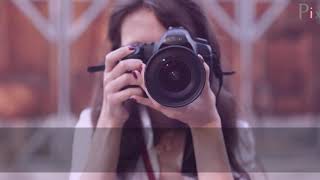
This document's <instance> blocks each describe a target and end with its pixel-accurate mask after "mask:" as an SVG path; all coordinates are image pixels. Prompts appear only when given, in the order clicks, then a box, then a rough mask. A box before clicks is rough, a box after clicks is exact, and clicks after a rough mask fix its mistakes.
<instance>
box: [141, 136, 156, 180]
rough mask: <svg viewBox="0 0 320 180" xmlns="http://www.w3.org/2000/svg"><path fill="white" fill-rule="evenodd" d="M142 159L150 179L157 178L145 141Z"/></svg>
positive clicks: (154, 179)
mask: <svg viewBox="0 0 320 180" xmlns="http://www.w3.org/2000/svg"><path fill="white" fill-rule="evenodd" d="M142 159H143V164H144V167H145V171H146V173H147V176H148V179H149V180H156V177H155V175H154V171H153V168H152V164H151V161H150V157H149V153H148V150H147V146H146V143H145V141H144V143H143V147H142Z"/></svg>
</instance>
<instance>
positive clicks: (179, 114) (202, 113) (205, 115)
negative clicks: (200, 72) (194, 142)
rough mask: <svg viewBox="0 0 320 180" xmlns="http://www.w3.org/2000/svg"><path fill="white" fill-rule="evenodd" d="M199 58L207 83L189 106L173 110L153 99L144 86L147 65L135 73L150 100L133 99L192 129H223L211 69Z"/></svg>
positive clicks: (138, 97)
mask: <svg viewBox="0 0 320 180" xmlns="http://www.w3.org/2000/svg"><path fill="white" fill-rule="evenodd" d="M199 58H200V59H201V61H202V62H203V65H204V68H205V70H206V83H205V87H204V89H203V91H202V93H201V95H200V96H199V97H198V98H197V99H196V100H195V101H193V102H192V103H190V104H189V105H187V106H184V107H179V108H171V107H166V106H162V105H161V104H159V103H158V102H156V101H155V100H154V99H152V98H151V96H150V94H149V93H148V91H147V89H146V87H145V84H144V82H145V81H144V72H145V68H146V66H145V65H143V67H142V71H141V73H140V72H139V71H134V73H135V74H136V75H137V76H138V79H139V80H140V82H141V85H140V86H141V87H142V88H143V90H144V91H145V92H146V93H147V95H148V97H149V98H145V97H141V96H132V97H131V99H134V100H136V101H137V103H139V104H142V105H145V106H148V107H151V108H153V109H155V110H157V111H160V112H161V113H163V114H164V115H166V116H167V117H169V118H171V119H176V120H179V121H181V122H183V123H186V124H187V125H189V126H190V127H207V126H208V125H209V124H210V125H211V126H212V125H213V126H214V127H221V122H220V116H219V114H218V111H217V108H216V96H215V94H214V93H213V91H212V90H211V88H210V82H209V74H210V68H209V66H208V65H207V63H205V61H204V60H203V58H202V57H201V56H199Z"/></svg>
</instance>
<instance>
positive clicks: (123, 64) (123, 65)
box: [119, 61, 127, 69]
mask: <svg viewBox="0 0 320 180" xmlns="http://www.w3.org/2000/svg"><path fill="white" fill-rule="evenodd" d="M119 66H120V68H121V69H125V68H126V66H127V65H126V62H125V61H120V62H119Z"/></svg>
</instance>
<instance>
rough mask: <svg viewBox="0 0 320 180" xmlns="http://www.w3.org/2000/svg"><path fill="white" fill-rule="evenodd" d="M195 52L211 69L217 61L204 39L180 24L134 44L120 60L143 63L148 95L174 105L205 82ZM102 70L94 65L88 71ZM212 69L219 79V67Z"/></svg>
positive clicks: (193, 96)
mask: <svg viewBox="0 0 320 180" xmlns="http://www.w3.org/2000/svg"><path fill="white" fill-rule="evenodd" d="M198 54H200V55H201V56H202V57H203V59H204V61H205V62H206V63H207V64H208V65H209V67H210V69H212V68H213V69H214V67H213V66H214V65H216V64H217V62H218V60H217V59H216V56H215V55H214V54H213V52H212V48H211V46H210V45H209V43H208V41H207V40H205V39H202V38H193V37H191V35H190V33H189V32H188V31H187V30H186V29H185V28H183V27H170V28H169V29H168V31H167V32H166V33H165V34H164V35H163V36H162V38H161V40H160V41H159V42H154V43H149V44H138V45H136V48H135V51H134V52H133V53H132V54H130V55H129V56H127V57H125V58H124V59H123V60H125V59H141V60H142V61H143V62H144V63H145V64H146V71H145V74H144V79H145V85H146V88H147V90H148V92H149V94H150V96H151V97H152V98H153V99H154V100H155V101H157V102H158V103H159V104H161V105H163V106H167V107H175V108H177V107H182V106H186V105H188V104H190V103H192V102H193V101H194V100H196V99H197V98H198V97H199V96H200V94H201V92H202V90H203V88H204V85H205V83H206V72H205V69H204V66H203V62H202V60H201V59H200V58H199V57H198ZM218 65H219V64H218ZM103 69H104V67H103V66H100V67H99V66H96V67H89V69H88V71H89V72H95V71H99V70H103ZM218 70H220V66H218ZM216 72H217V73H216ZM216 72H214V73H215V74H216V77H218V79H220V80H221V82H222V75H221V73H219V72H221V70H220V71H216ZM217 75H218V76H217ZM220 76H221V78H220ZM220 84H221V83H220Z"/></svg>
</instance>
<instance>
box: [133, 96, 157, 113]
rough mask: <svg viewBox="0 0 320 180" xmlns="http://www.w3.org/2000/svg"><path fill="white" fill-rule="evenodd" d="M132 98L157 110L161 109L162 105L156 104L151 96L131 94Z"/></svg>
mask: <svg viewBox="0 0 320 180" xmlns="http://www.w3.org/2000/svg"><path fill="white" fill-rule="evenodd" d="M131 98H132V99H135V100H136V101H137V103H139V104H142V105H145V106H147V107H150V108H152V109H155V110H160V107H159V106H157V105H155V104H154V103H153V102H152V101H151V100H150V99H149V98H145V97H141V96H131Z"/></svg>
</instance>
